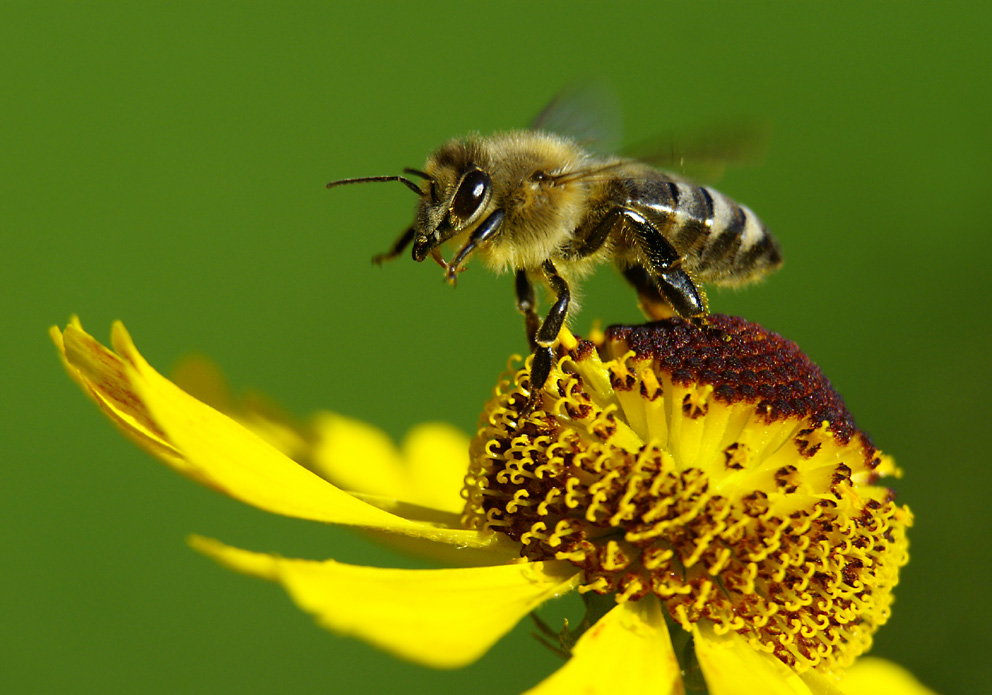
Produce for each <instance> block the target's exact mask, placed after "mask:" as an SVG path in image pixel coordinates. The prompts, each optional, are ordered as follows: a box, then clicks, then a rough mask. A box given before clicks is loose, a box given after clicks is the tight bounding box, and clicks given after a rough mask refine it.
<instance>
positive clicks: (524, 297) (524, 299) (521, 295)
mask: <svg viewBox="0 0 992 695" xmlns="http://www.w3.org/2000/svg"><path fill="white" fill-rule="evenodd" d="M516 291H517V309H518V310H519V311H520V313H521V314H523V315H524V330H526V331H527V343H528V344H529V345H530V349H531V351H533V350H536V349H537V330H538V329H539V328H540V327H541V319H540V317H539V316H538V315H537V299H536V298H535V296H534V285H532V284H531V282H530V278H529V277H527V271H526V270H518V271H517V277H516Z"/></svg>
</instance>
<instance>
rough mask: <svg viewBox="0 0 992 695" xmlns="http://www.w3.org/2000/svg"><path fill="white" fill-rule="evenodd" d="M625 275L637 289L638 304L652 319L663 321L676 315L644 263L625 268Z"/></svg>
mask: <svg viewBox="0 0 992 695" xmlns="http://www.w3.org/2000/svg"><path fill="white" fill-rule="evenodd" d="M623 276H624V277H625V278H626V279H627V282H629V283H630V284H631V285H633V286H634V289H636V290H637V306H638V307H639V308H640V310H641V311H642V312H644V315H645V316H647V317H648V318H649V319H651V320H652V321H662V320H664V319H670V318H672V317H673V316H675V315H676V314H675V310H674V309H672V305H671V304H669V303H668V300H667V299H665V297H664V295H662V294H661V291H660V290H659V289H658V285H656V284H655V282H654V280H652V279H651V275H649V274H648V271H647V270H645V269H644V266H642V265H632V266H630V267H628V268H624V270H623Z"/></svg>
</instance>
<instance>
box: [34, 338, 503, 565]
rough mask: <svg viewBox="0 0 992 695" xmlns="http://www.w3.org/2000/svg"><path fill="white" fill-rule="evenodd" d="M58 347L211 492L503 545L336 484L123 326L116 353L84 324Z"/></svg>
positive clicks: (117, 414) (124, 417)
mask: <svg viewBox="0 0 992 695" xmlns="http://www.w3.org/2000/svg"><path fill="white" fill-rule="evenodd" d="M53 338H55V342H56V345H57V346H58V347H59V348H60V349H61V351H62V354H63V355H64V359H65V362H66V365H67V368H68V369H69V373H70V374H71V375H72V376H73V378H74V379H76V380H77V381H78V382H79V383H80V384H81V385H82V386H83V388H84V389H85V390H86V391H87V393H89V394H90V396H91V397H93V399H94V400H95V401H96V402H97V403H98V404H99V405H100V407H101V409H102V410H103V411H104V412H105V413H106V414H107V415H108V416H109V417H110V418H111V420H113V421H114V422H115V424H117V425H118V426H119V427H120V428H121V429H122V430H123V431H124V432H125V433H127V434H128V436H129V437H130V438H132V439H133V440H134V441H136V442H137V443H138V444H139V445H140V446H142V447H144V448H145V449H147V450H148V451H149V452H151V453H152V454H154V455H156V456H157V457H159V458H160V459H161V460H162V461H164V462H165V463H166V464H168V465H169V466H171V467H172V468H173V469H175V470H176V471H178V472H179V473H182V474H183V475H185V476H187V477H189V478H191V479H193V480H196V481H197V482H199V483H201V484H203V485H206V486H208V487H212V488H214V489H216V490H219V491H221V492H224V493H225V494H227V495H230V496H231V497H234V498H235V499H238V500H241V501H242V502H246V503H248V504H252V505H254V506H256V507H258V508H260V509H264V510H266V511H270V512H274V513H278V514H284V515H286V516H293V517H298V518H303V519H310V520H314V521H323V522H328V523H337V524H345V525H353V526H362V527H367V528H371V529H376V530H383V531H390V532H394V533H401V534H404V535H409V536H413V537H418V538H426V539H428V540H431V541H436V542H440V543H449V544H452V545H456V546H458V547H464V548H486V549H488V548H494V547H497V546H500V545H501V541H500V540H497V539H498V537H497V536H496V535H494V534H480V533H478V532H476V531H468V530H465V529H461V528H445V527H441V526H437V525H433V524H428V523H423V522H420V521H412V520H409V519H405V518H403V517H400V516H397V515H395V514H390V513H389V512H386V511H383V510H382V509H379V508H377V507H375V506H373V505H370V504H368V503H366V502H364V501H362V500H359V499H357V498H355V497H354V496H352V495H350V494H348V493H346V492H344V491H342V490H341V489H339V488H337V487H335V486H334V485H331V484H330V483H328V482H327V481H326V480H324V479H322V478H321V477H319V476H318V475H316V474H314V473H312V472H311V471H309V470H307V469H305V468H303V467H302V466H300V465H298V464H297V463H295V462H294V461H292V460H291V459H289V458H287V457H286V456H285V455H283V454H282V453H280V452H279V451H278V450H276V449H275V448H274V447H272V446H271V445H270V444H268V443H266V442H265V441H263V440H262V439H261V438H259V437H258V436H256V435H255V434H253V433H252V432H250V431H249V430H247V429H245V428H244V427H243V426H241V425H240V424H238V423H237V422H235V421H234V420H232V419H231V418H229V417H227V416H225V415H223V414H221V413H219V412H218V411H216V410H214V409H213V408H211V407H209V406H207V405H205V404H203V403H201V402H200V401H198V400H196V399H195V398H193V397H192V396H190V395H189V394H187V393H185V392H184V391H182V390H181V389H179V388H178V387H176V386H175V385H174V384H172V383H171V382H169V381H168V380H167V379H165V378H164V377H162V376H161V375H160V374H159V373H158V372H156V371H155V370H154V369H152V368H151V366H149V365H148V363H147V362H146V361H145V360H144V358H143V357H142V356H141V355H140V354H139V353H138V351H137V350H136V348H135V347H134V344H133V343H132V341H131V338H130V336H129V335H128V334H127V332H126V330H125V329H124V327H123V325H121V324H120V323H116V324H114V328H113V345H114V349H115V351H116V354H115V353H114V352H112V351H110V350H108V349H107V348H105V347H103V346H102V345H100V343H98V342H97V341H96V340H94V339H93V338H92V337H90V336H89V335H88V334H86V333H85V332H84V331H83V330H82V328H81V326H80V325H79V323H78V322H73V323H71V324H70V325H69V326H67V327H66V329H65V331H64V332H63V333H62V334H61V336H59V335H57V334H53ZM355 464H356V465H361V462H360V461H356V462H355ZM501 557H502V550H501Z"/></svg>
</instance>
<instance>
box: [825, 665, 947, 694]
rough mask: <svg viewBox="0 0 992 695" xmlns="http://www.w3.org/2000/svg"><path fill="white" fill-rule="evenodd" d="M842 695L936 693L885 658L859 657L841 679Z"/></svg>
mask: <svg viewBox="0 0 992 695" xmlns="http://www.w3.org/2000/svg"><path fill="white" fill-rule="evenodd" d="M840 684H841V690H843V691H844V695H878V694H879V693H885V695H936V694H935V693H934V691H933V690H930V688H927V687H925V686H923V685H921V684H920V682H919V681H917V680H916V679H915V678H914V677H913V675H912V674H911V673H910V672H909V671H907V670H906V669H904V668H902V667H901V666H897V665H896V664H893V663H892V662H891V661H886V660H885V659H878V658H875V657H867V658H864V659H859V660H858V661H856V662H855V663H854V666H852V667H851V668H849V669H848V670H847V673H846V674H845V675H844V678H842V679H841V682H840Z"/></svg>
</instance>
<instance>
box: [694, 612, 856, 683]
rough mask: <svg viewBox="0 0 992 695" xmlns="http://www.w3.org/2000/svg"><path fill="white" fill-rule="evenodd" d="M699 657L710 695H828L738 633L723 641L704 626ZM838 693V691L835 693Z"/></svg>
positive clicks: (699, 629) (698, 630) (698, 628)
mask: <svg viewBox="0 0 992 695" xmlns="http://www.w3.org/2000/svg"><path fill="white" fill-rule="evenodd" d="M693 637H694V638H695V646H696V657H697V658H698V659H699V666H700V668H702V670H703V677H704V678H705V679H706V686H707V688H709V692H710V695H754V693H761V694H762V695H811V694H812V693H817V695H820V694H821V693H822V694H823V695H827V693H829V692H830V690H823V689H820V688H818V689H816V690H813V689H811V688H810V687H809V686H808V685H807V684H806V683H805V682H804V681H803V679H802V678H800V677H799V676H798V675H797V674H796V672H795V671H793V670H792V669H790V668H789V667H788V666H786V665H785V664H783V663H782V662H781V661H779V660H778V659H776V658H775V657H773V656H769V655H768V654H764V653H761V652H758V651H756V650H755V649H754V648H753V647H751V646H750V645H749V644H748V643H747V641H746V640H744V639H743V638H741V637H740V636H739V635H737V634H736V633H730V634H728V635H724V636H722V637H718V636H717V635H715V634H714V632H713V629H712V627H710V626H709V625H707V624H704V623H702V622H700V623H696V625H695V627H694V628H693ZM833 692H834V693H838V695H839V692H840V691H838V690H834V691H833Z"/></svg>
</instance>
